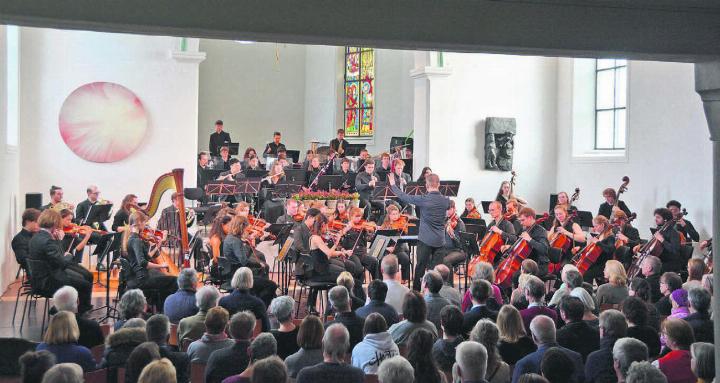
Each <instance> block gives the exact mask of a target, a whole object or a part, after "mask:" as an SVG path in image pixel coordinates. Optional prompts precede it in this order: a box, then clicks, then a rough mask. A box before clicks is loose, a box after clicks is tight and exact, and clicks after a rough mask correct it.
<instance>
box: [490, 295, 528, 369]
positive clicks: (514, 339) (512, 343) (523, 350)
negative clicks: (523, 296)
mask: <svg viewBox="0 0 720 383" xmlns="http://www.w3.org/2000/svg"><path fill="white" fill-rule="evenodd" d="M497 325H498V330H500V342H499V343H498V349H499V350H500V356H501V357H502V359H503V360H504V361H505V362H506V363H507V364H509V365H511V366H514V365H515V363H517V361H518V360H520V359H522V358H523V357H524V356H525V355H528V354H530V353H532V352H534V351H535V350H537V346H536V345H535V343H534V342H533V340H532V339H530V337H529V336H528V333H527V332H525V326H524V325H523V322H522V317H521V316H520V312H519V311H518V309H516V308H515V307H514V306H511V305H505V306H503V307H502V308H501V309H500V312H499V313H498V317H497Z"/></svg>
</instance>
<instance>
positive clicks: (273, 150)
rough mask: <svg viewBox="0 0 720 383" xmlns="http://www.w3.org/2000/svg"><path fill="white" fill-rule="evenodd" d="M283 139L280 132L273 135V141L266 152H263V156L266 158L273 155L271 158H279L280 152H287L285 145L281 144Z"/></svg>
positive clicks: (267, 146) (266, 146) (266, 147)
mask: <svg viewBox="0 0 720 383" xmlns="http://www.w3.org/2000/svg"><path fill="white" fill-rule="evenodd" d="M281 138H282V135H281V134H280V132H275V133H273V140H272V142H270V143H268V144H267V145H265V150H263V155H264V156H265V157H267V156H269V155H271V156H277V153H278V150H279V149H282V150H287V149H285V144H283V143H281V142H280V139H281Z"/></svg>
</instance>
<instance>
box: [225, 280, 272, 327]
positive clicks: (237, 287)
mask: <svg viewBox="0 0 720 383" xmlns="http://www.w3.org/2000/svg"><path fill="white" fill-rule="evenodd" d="M231 286H232V288H233V289H234V290H233V292H232V293H231V294H230V295H226V296H224V297H222V298H220V306H222V307H224V308H225V310H227V311H228V312H229V313H230V315H234V314H235V313H238V312H240V311H244V310H248V311H250V312H252V313H253V314H254V315H255V318H258V319H260V320H261V322H262V331H263V332H267V331H270V321H269V320H268V316H267V312H266V307H265V303H263V301H262V300H261V299H260V298H258V297H256V296H253V295H252V294H250V290H251V289H252V287H253V274H252V270H250V268H248V267H241V268H239V269H237V271H235V274H234V275H233V277H232V282H231Z"/></svg>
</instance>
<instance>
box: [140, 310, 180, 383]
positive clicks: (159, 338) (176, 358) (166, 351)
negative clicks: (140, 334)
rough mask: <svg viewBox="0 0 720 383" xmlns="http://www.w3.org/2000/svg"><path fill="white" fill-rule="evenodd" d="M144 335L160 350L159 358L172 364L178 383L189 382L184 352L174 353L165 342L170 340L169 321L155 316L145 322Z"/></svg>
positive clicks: (162, 316) (163, 317)
mask: <svg viewBox="0 0 720 383" xmlns="http://www.w3.org/2000/svg"><path fill="white" fill-rule="evenodd" d="M145 333H146V334H147V339H148V342H155V344H157V345H158V348H159V349H160V356H161V357H163V358H167V359H168V360H170V362H172V364H173V366H174V367H175V373H176V374H177V381H178V383H185V382H188V381H189V380H190V359H189V358H188V356H187V354H186V353H184V352H178V351H176V350H177V349H176V348H172V347H170V346H169V345H168V344H167V342H168V340H170V319H168V317H167V316H166V315H165V314H155V315H153V316H151V317H150V319H148V320H147V323H146V325H145Z"/></svg>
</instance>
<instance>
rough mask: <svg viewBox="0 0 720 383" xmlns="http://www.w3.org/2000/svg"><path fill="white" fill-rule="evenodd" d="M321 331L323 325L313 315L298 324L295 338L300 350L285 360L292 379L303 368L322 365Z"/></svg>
mask: <svg viewBox="0 0 720 383" xmlns="http://www.w3.org/2000/svg"><path fill="white" fill-rule="evenodd" d="M323 331H324V330H323V324H322V322H321V321H320V318H318V317H317V316H315V315H308V316H306V317H305V319H303V320H302V322H301V323H300V330H298V336H297V345H298V346H299V347H300V350H298V352H296V353H294V354H292V355H290V356H288V357H287V358H285V365H286V366H287V369H288V375H290V377H291V378H292V379H295V378H297V374H298V372H300V370H302V369H303V368H305V367H308V366H314V365H316V364H318V363H322V361H323V353H322V337H323Z"/></svg>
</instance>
